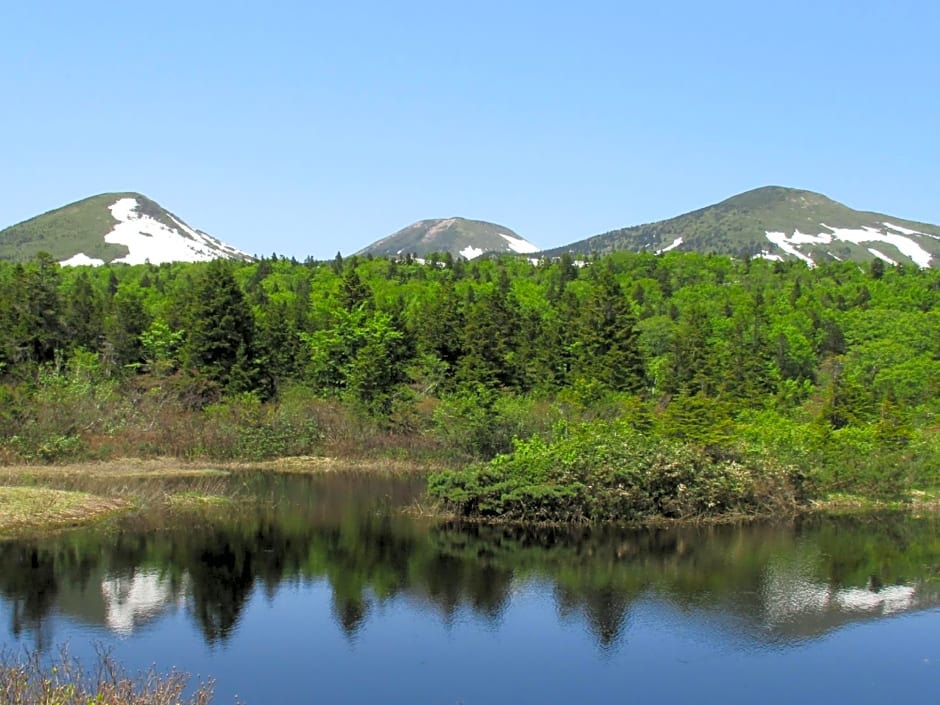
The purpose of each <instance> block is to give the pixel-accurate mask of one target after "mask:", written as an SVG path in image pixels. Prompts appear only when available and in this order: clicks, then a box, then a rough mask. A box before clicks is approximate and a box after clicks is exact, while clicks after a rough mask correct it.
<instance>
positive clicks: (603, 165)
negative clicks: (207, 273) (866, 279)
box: [0, 0, 940, 259]
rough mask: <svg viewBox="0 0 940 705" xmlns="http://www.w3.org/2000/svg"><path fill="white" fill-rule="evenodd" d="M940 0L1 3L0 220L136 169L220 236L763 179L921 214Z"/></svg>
mask: <svg viewBox="0 0 940 705" xmlns="http://www.w3.org/2000/svg"><path fill="white" fill-rule="evenodd" d="M938 26H940V3H936V2H934V1H933V0H917V1H913V0H907V1H905V0H895V1H894V2H890V3H889V2H886V1H882V2H869V1H867V0H858V1H856V2H835V1H833V2H827V1H826V0H817V1H816V2H803V1H801V0H793V1H791V2H787V3H762V2H753V1H751V2H712V3H704V2H668V1H660V2H643V3H639V2H636V3H634V2H626V1H625V0H622V1H620V2H605V1H601V0H581V1H580V2H577V3H574V2H565V3H556V2H551V1H544V0H543V1H542V2H528V1H525V2H523V1H520V2H513V1H512V0H504V1H503V2H490V1H489V0H475V1H474V2H469V3H468V2H460V3H456V2H453V3H452V2H444V1H439V2H408V1H404V2H364V1H356V0H350V1H348V2H343V3H341V4H334V3H323V2H316V1H313V2H278V1H277V0H271V1H269V2H267V3H259V2H254V3H247V2H239V1H238V0H231V1H230V2H226V3H221V2H211V3H210V2H196V1H190V2H177V1H175V0H168V1H165V2H160V3H128V2H103V1H94V0H90V1H88V2H71V1H69V2H49V1H43V0H33V1H31V2H18V3H7V4H6V5H5V6H4V10H3V13H2V23H0V96H2V108H0V130H2V132H0V134H2V136H3V137H2V142H0V147H2V149H0V154H2V158H0V167H2V168H0V227H2V226H6V225H10V224H13V223H15V222H18V221H20V220H24V219H26V218H29V217H31V216H33V215H36V214H38V213H40V212H43V211H46V210H50V209H52V208H55V207H58V206H60V205H64V204H66V203H68V202H71V201H74V200H78V199H80V198H83V197H86V196H90V195H93V194H96V193H100V192H103V191H125V190H126V191H139V192H142V193H144V194H146V195H148V196H150V197H151V198H153V199H155V200H157V201H158V202H160V203H161V204H162V205H164V206H165V207H167V208H169V209H170V210H172V211H174V212H176V213H177V214H178V215H180V216H181V217H183V218H184V219H186V220H187V221H188V222H189V223H190V224H191V225H193V226H196V227H199V228H201V229H203V230H206V231H208V232H210V233H212V234H213V235H216V236H217V237H220V238H222V239H223V240H225V241H227V242H229V243H231V244H233V245H235V246H237V247H240V248H242V249H244V250H247V251H249V252H253V253H259V254H270V253H272V252H277V253H279V254H284V255H288V256H295V257H297V258H298V259H303V258H305V257H307V256H313V257H315V258H317V259H326V258H331V257H333V255H335V253H336V252H337V251H342V252H343V253H344V254H351V253H352V252H355V251H356V250H358V249H360V248H362V247H364V246H366V245H367V244H369V243H370V242H372V241H374V240H376V239H378V238H380V237H384V236H386V235H388V234H390V233H391V232H393V231H395V230H398V229H399V228H402V227H404V226H406V225H408V224H410V223H411V222H413V221H415V220H419V219H422V218H434V217H448V216H456V215H459V216H464V217H469V218H478V219H482V220H490V221H494V222H497V223H500V224H503V225H506V226H508V227H510V228H513V229H514V230H515V231H516V232H518V233H519V234H520V235H522V236H523V237H526V238H528V239H530V240H532V241H534V242H536V243H537V244H539V245H541V246H543V247H552V246H557V245H561V244H564V243H567V242H571V241H574V240H578V239H581V238H583V237H587V236H589V235H593V234H597V233H599V232H604V231H607V230H610V229H614V228H618V227H623V226H627V225H634V224H638V223H642V222H649V221H654V220H659V219H662V218H666V217H670V216H673V215H678V214H679V213H682V212H685V211H688V210H692V209H695V208H699V207H701V206H704V205H707V204H709V203H713V202H716V201H719V200H722V199H724V198H726V197H728V196H731V195H733V194H735V193H738V192H741V191H744V190H747V189H750V188H755V187H758V186H763V185H768V184H780V185H785V186H793V187H798V188H806V189H811V190H814V191H820V192H822V193H825V194H826V195H828V196H830V197H832V198H835V199H836V200H839V201H842V202H844V203H846V204H847V205H849V206H852V207H856V208H863V209H871V210H878V211H882V212H887V213H890V214H893V215H896V216H900V217H906V218H909V219H913V220H921V221H926V222H932V223H940V90H938V89H940V49H938V44H937V41H936V29H937V27H938Z"/></svg>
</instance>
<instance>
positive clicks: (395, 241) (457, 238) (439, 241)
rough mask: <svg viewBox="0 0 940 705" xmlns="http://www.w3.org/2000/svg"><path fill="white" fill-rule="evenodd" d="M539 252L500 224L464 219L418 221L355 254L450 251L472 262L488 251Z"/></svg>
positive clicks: (405, 253) (417, 253)
mask: <svg viewBox="0 0 940 705" xmlns="http://www.w3.org/2000/svg"><path fill="white" fill-rule="evenodd" d="M538 250H539V248H538V246H537V245H533V244H532V243H531V242H528V241H527V240H524V239H523V238H521V237H520V236H519V235H517V234H516V233H514V232H513V231H512V230H510V229H509V228H505V227H503V226H502V225H496V224H494V223H487V222H484V221H482V220H467V219H466V218H444V219H436V220H419V221H418V222H417V223H414V224H412V225H409V226H408V227H407V228H403V229H402V230H399V231H398V232H397V233H394V234H392V235H389V236H388V237H386V238H383V239H382V240H379V241H377V242H374V243H372V244H371V245H369V246H368V247H366V248H365V249H362V250H360V251H359V252H357V253H356V254H359V255H368V254H371V255H376V256H380V257H396V256H405V255H415V256H417V257H424V256H426V255H428V254H430V253H432V252H449V253H450V254H451V255H453V256H454V257H464V258H466V259H473V258H474V257H479V256H480V255H482V254H484V253H487V252H516V253H519V254H527V253H531V252H538Z"/></svg>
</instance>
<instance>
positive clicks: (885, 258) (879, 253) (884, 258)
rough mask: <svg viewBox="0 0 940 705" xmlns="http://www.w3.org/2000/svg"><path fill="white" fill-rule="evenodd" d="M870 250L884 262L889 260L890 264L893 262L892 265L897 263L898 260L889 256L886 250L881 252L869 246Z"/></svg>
mask: <svg viewBox="0 0 940 705" xmlns="http://www.w3.org/2000/svg"><path fill="white" fill-rule="evenodd" d="M868 251H869V252H871V253H872V254H873V255H874V256H875V257H877V258H878V259H880V260H882V261H883V262H887V263H888V264H892V265H897V262H895V261H894V260H893V259H891V258H890V257H888V255H886V254H885V253H884V252H879V251H878V250H876V249H875V248H874V247H869V248H868Z"/></svg>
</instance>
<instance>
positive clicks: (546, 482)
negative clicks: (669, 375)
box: [428, 421, 801, 522]
mask: <svg viewBox="0 0 940 705" xmlns="http://www.w3.org/2000/svg"><path fill="white" fill-rule="evenodd" d="M428 490H429V493H430V495H431V496H432V497H434V498H437V499H439V500H441V501H442V502H443V504H444V505H445V506H446V507H447V508H448V509H450V510H452V511H454V512H456V513H457V514H459V515H460V516H464V517H473V518H484V519H499V520H509V521H536V522H539V521H541V522H572V521H574V522H595V521H642V520H647V519H651V518H658V517H663V518H670V519H694V518H699V517H708V516H717V515H724V514H759V513H769V512H778V513H779V512H781V511H786V510H788V509H794V508H795V507H796V506H797V505H798V503H799V502H800V500H801V474H800V473H799V472H798V471H797V470H796V469H795V468H793V467H790V466H784V465H781V464H779V463H776V462H773V461H767V460H762V461H760V462H757V461H751V460H748V459H746V458H745V457H744V456H740V457H738V456H736V454H734V453H730V452H727V451H726V452H723V453H722V454H721V456H720V457H716V456H715V455H714V454H710V453H707V452H705V451H704V450H702V449H700V448H698V447H696V446H694V445H691V444H688V443H683V442H680V441H674V440H666V439H661V438H655V437H650V436H646V435H643V434H641V433H639V432H638V431H636V430H635V429H634V428H632V427H631V426H630V425H628V424H626V423H623V422H607V421H596V422H591V423H585V424H580V425H576V426H573V427H563V428H560V429H558V430H557V432H556V434H555V438H554V440H552V441H545V440H543V439H542V438H539V437H533V438H531V439H529V440H526V441H516V443H515V448H514V450H513V451H512V452H511V453H509V454H506V455H500V456H497V457H496V458H495V459H493V460H492V461H491V462H490V463H487V464H483V465H477V466H474V467H471V468H468V469H465V470H446V471H442V472H438V473H435V474H433V475H432V476H431V477H430V478H429V482H428Z"/></svg>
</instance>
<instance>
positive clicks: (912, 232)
mask: <svg viewBox="0 0 940 705" xmlns="http://www.w3.org/2000/svg"><path fill="white" fill-rule="evenodd" d="M881 224H882V225H884V226H885V227H886V228H891V229H892V230H896V231H897V232H899V233H901V234H902V235H926V234H927V233H922V232H920V231H919V230H911V229H910V228H902V227H901V226H900V225H895V224H894V223H889V222H887V221H885V222H882V223H881Z"/></svg>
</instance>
